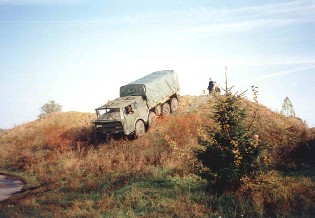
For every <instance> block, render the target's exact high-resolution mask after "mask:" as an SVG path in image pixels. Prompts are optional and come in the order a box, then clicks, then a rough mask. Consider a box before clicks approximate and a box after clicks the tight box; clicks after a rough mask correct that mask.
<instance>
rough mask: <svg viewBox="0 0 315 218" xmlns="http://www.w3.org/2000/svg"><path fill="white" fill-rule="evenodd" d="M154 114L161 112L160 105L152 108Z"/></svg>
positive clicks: (158, 114)
mask: <svg viewBox="0 0 315 218" xmlns="http://www.w3.org/2000/svg"><path fill="white" fill-rule="evenodd" d="M154 112H155V115H157V116H160V115H161V113H162V109H161V105H159V104H158V105H156V106H155V108H154Z"/></svg>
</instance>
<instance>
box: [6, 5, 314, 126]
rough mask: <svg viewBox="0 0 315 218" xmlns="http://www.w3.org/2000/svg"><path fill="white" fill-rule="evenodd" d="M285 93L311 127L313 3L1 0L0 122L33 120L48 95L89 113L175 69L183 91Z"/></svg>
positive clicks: (275, 96)
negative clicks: (212, 88) (135, 84)
mask: <svg viewBox="0 0 315 218" xmlns="http://www.w3.org/2000/svg"><path fill="white" fill-rule="evenodd" d="M224 66H227V69H228V71H227V73H228V81H229V84H230V85H235V88H234V90H235V91H237V90H240V91H242V90H246V89H248V88H250V86H251V85H256V86H258V91H259V99H258V100H259V102H260V103H261V104H263V105H265V106H267V107H268V108H270V109H272V110H274V111H280V110H281V106H282V103H283V100H284V99H285V97H286V96H288V97H289V98H290V100H291V101H292V104H293V106H294V109H295V112H296V114H297V116H299V117H300V118H302V119H303V120H305V121H306V123H307V124H308V125H309V126H315V113H314V108H315V97H314V94H315V1H311V0H305V1H304V0H299V1H268V0H264V1H259V0H256V1H253V0H248V1H246V0H245V1H243V0H242V1H222V0H217V1H201V0H194V1H190V0H189V1H188V0H159V1H149V0H142V1H139V0H133V1H130V0H115V1H110V0H106V1H104V0H103V1H93V0H89V1H88V0H68V1H67V0H0V74H1V75H0V128H12V127H14V126H15V125H19V124H22V123H25V122H29V121H32V120H35V119H36V118H37V115H38V114H39V112H40V111H39V108H40V107H41V106H42V105H43V104H44V103H46V102H48V101H49V100H55V101H57V102H58V103H60V104H61V105H63V111H82V112H94V109H95V108H96V107H98V106H100V105H101V104H104V103H105V102H107V101H108V100H112V99H114V98H116V97H118V95H119V87H120V86H121V85H125V84H127V83H129V82H132V81H134V80H136V79H138V78H140V77H142V76H144V75H146V74H148V73H151V72H153V71H157V70H167V69H173V70H176V71H177V72H178V77H179V80H180V85H181V94H182V95H200V94H201V93H202V90H205V89H206V87H207V83H208V79H209V77H212V78H213V79H214V80H216V81H217V82H218V83H219V84H221V85H223V81H224Z"/></svg>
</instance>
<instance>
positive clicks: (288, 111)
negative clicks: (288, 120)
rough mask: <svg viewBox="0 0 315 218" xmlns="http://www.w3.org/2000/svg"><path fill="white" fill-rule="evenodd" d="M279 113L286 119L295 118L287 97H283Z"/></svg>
mask: <svg viewBox="0 0 315 218" xmlns="http://www.w3.org/2000/svg"><path fill="white" fill-rule="evenodd" d="M280 113H281V114H282V115H284V116H287V117H295V112H294V108H293V104H292V102H291V101H290V99H289V98H288V97H285V99H284V101H283V104H282V109H281V112H280Z"/></svg>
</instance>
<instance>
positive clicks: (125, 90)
mask: <svg viewBox="0 0 315 218" xmlns="http://www.w3.org/2000/svg"><path fill="white" fill-rule="evenodd" d="M177 92H179V83H178V78H177V74H176V72H175V71H173V70H163V71H156V72H153V73H151V74H149V75H147V76H145V77H142V78H140V79H138V80H136V81H134V82H131V83H129V84H127V85H125V86H122V87H120V97H124V96H143V97H145V98H146V99H147V104H148V107H149V108H153V107H155V106H156V105H157V104H159V103H162V102H165V101H167V100H168V99H169V97H170V96H172V95H173V94H175V93H177Z"/></svg>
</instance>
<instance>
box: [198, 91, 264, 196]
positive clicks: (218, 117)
mask: <svg viewBox="0 0 315 218" xmlns="http://www.w3.org/2000/svg"><path fill="white" fill-rule="evenodd" d="M255 94H257V93H255ZM243 95H244V93H242V94H232V92H231V88H229V89H228V88H226V90H225V95H223V96H219V95H215V96H214V98H215V102H214V106H213V107H214V113H213V114H212V116H211V117H212V119H213V120H214V122H215V123H216V124H217V127H216V130H211V129H210V128H209V127H206V128H204V129H203V130H201V132H200V138H201V139H200V142H199V143H200V145H202V146H203V149H197V150H196V151H195V153H196V157H197V159H198V160H199V161H200V162H201V163H202V165H201V167H200V168H199V173H200V175H201V176H202V177H203V178H205V179H206V180H208V182H209V184H211V183H212V184H213V185H214V186H215V188H217V190H218V191H223V190H227V189H235V188H237V187H239V186H240V184H241V179H242V178H243V177H244V176H252V175H254V174H255V172H257V171H258V170H259V166H260V164H259V159H258V156H259V154H260V151H261V149H262V143H261V141H260V140H259V139H258V135H254V133H253V132H252V131H251V130H249V129H246V128H245V125H244V118H245V110H244V109H242V108H241V106H240V105H241V104H240V102H241V99H242V98H243Z"/></svg>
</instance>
